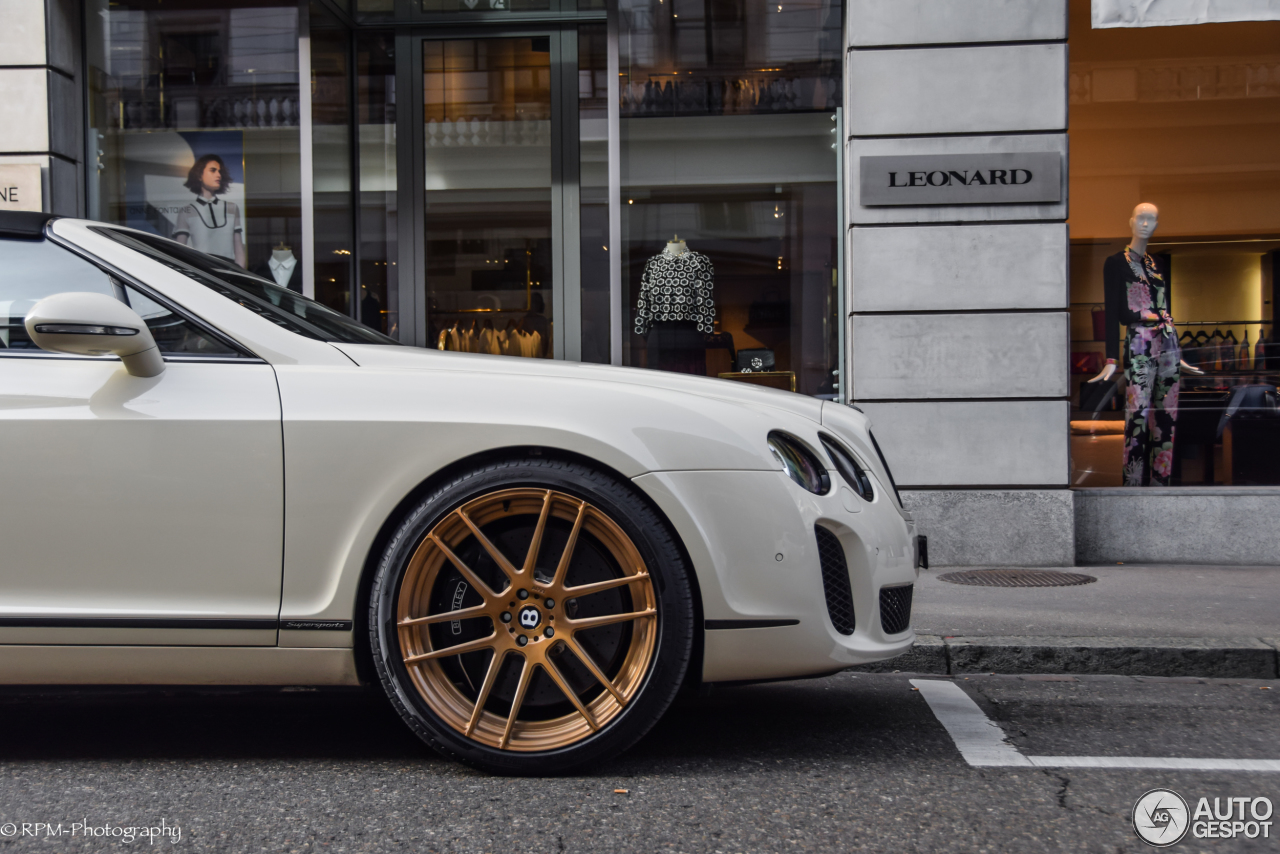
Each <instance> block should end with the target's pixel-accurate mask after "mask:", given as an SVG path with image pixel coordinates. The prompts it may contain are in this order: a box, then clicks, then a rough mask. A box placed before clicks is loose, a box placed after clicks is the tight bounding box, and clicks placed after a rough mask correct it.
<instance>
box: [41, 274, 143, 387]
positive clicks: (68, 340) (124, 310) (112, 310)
mask: <svg viewBox="0 0 1280 854" xmlns="http://www.w3.org/2000/svg"><path fill="white" fill-rule="evenodd" d="M24 325H25V326H26V328H27V334H28V335H30V336H31V340H32V342H33V343H34V344H35V345H36V346H37V347H39V348H40V349H41V350H49V351H50V352H53V353H72V354H74V355H77V356H105V355H108V354H114V355H116V356H119V357H120V361H122V362H124V367H125V370H126V371H128V372H129V373H130V374H132V375H133V376H135V377H154V376H159V375H160V374H161V373H163V372H164V358H163V357H162V356H161V355H160V349H159V348H158V347H156V340H155V338H153V337H152V336H151V330H150V329H148V328H147V324H146V322H145V321H144V320H143V319H142V318H141V317H139V316H138V313H137V312H136V311H134V310H133V309H131V308H129V306H127V305H125V304H124V303H122V302H120V301H119V300H117V299H114V298H113V297H109V296H107V295H106V294H91V293H81V292H73V293H65V294H54V295H53V296H51V297H45V298H44V299H42V300H40V301H39V302H37V303H36V304H35V305H33V306H32V307H31V310H30V311H29V312H27V319H26V322H25V324H24Z"/></svg>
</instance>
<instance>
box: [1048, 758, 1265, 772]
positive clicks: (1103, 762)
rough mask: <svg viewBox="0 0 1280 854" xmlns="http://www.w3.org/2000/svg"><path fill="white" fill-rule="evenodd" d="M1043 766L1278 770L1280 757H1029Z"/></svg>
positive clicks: (1188, 769)
mask: <svg viewBox="0 0 1280 854" xmlns="http://www.w3.org/2000/svg"><path fill="white" fill-rule="evenodd" d="M1027 758H1028V759H1030V760H1031V764H1032V765H1035V766H1037V767H1040V768H1159V769H1162V770H1166V771H1277V772H1280V759H1174V758H1167V759H1166V758H1163V757H1159V756H1028V757H1027Z"/></svg>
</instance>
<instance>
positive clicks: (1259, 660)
mask: <svg viewBox="0 0 1280 854" xmlns="http://www.w3.org/2000/svg"><path fill="white" fill-rule="evenodd" d="M970 568H971V567H964V569H970ZM959 569H960V568H956V567H940V568H938V569H932V570H923V571H922V572H921V573H920V579H919V581H917V582H916V587H915V597H914V602H913V606H912V620H911V622H912V626H913V628H914V629H915V630H916V633H917V635H918V636H919V640H918V641H917V644H916V647H915V649H914V650H912V652H911V653H909V654H908V655H906V656H903V657H901V658H897V659H894V660H892V661H888V662H884V663H883V664H882V665H876V666H873V667H870V668H866V669H874V670H878V671H885V670H888V671H893V670H899V671H902V672H908V671H914V672H922V673H1060V674H1080V673H1113V674H1125V675H1130V676H1194V677H1202V678H1204V677H1219V678H1227V677H1233V678H1249V679H1274V678H1276V677H1277V675H1278V671H1277V667H1278V665H1280V566H1276V567H1214V566H1151V565H1136V564H1130V565H1118V566H1093V567H1063V568H1062V570H1061V571H1063V572H1075V573H1081V574H1084V575H1091V576H1093V577H1095V578H1097V579H1098V580H1097V581H1096V582H1095V583H1093V584H1085V585H1081V586H1078V587H1032V588H1000V587H971V586H965V585H960V584H951V583H949V582H945V581H942V580H940V579H939V576H940V575H943V574H945V573H947V572H954V571H958V570H959Z"/></svg>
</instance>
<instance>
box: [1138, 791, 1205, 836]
mask: <svg viewBox="0 0 1280 854" xmlns="http://www.w3.org/2000/svg"><path fill="white" fill-rule="evenodd" d="M1190 825H1191V815H1190V813H1189V812H1188V811H1187V802H1186V801H1184V800H1183V799H1182V796H1181V795H1179V794H1178V793H1177V792H1175V791H1173V790H1172V789H1152V790H1151V791H1149V792H1147V793H1146V794H1145V795H1143V796H1142V797H1140V798H1138V802H1137V803H1136V804H1134V805H1133V832H1134V833H1136V834H1138V838H1139V839H1141V840H1142V841H1143V842H1145V843H1147V844H1148V845H1153V846H1155V847H1156V848H1167V847H1168V846H1170V845H1175V844H1177V843H1179V842H1181V841H1182V837H1184V836H1186V835H1187V828H1188V827H1190Z"/></svg>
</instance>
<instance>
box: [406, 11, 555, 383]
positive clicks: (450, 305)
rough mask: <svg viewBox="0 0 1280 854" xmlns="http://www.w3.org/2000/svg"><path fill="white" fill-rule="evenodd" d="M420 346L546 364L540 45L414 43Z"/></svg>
mask: <svg viewBox="0 0 1280 854" xmlns="http://www.w3.org/2000/svg"><path fill="white" fill-rule="evenodd" d="M421 48H422V80H423V98H422V104H423V149H422V156H423V162H424V165H425V169H424V179H425V180H424V185H425V215H424V219H423V222H424V226H425V233H424V242H425V250H426V251H425V255H426V291H427V294H426V295H427V341H428V346H432V347H436V348H439V349H442V350H461V351H465V352H472V353H490V354H493V355H508V356H523V357H534V358H550V357H551V356H552V355H553V354H554V353H555V350H556V348H555V344H554V339H555V334H556V329H555V323H554V322H553V318H554V312H553V310H554V306H555V303H556V302H557V300H558V299H562V297H560V296H559V295H558V294H557V293H556V292H557V291H559V290H561V289H560V288H558V287H556V283H557V281H559V280H560V279H561V278H562V271H559V270H556V269H555V267H556V264H555V260H554V258H555V256H557V255H559V254H560V253H559V252H553V233H554V232H555V231H557V230H558V229H556V228H555V223H554V222H553V220H554V211H553V206H552V160H553V143H558V142H559V140H558V139H557V138H556V137H559V134H556V133H553V131H552V127H553V118H556V117H553V110H552V101H553V99H552V92H553V85H552V76H553V75H552V63H551V37H550V36H520V37H501V38H468V39H448V40H436V39H427V40H424V41H423V42H422V45H421Z"/></svg>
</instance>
